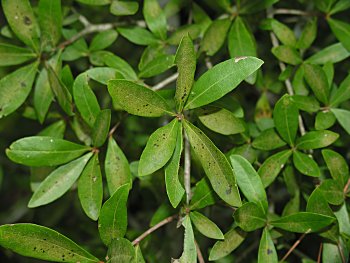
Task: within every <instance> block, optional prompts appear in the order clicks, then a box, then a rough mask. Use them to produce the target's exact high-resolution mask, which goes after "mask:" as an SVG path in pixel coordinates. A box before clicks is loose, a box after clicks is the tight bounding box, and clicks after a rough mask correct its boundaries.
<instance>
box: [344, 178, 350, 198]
mask: <svg viewBox="0 0 350 263" xmlns="http://www.w3.org/2000/svg"><path fill="white" fill-rule="evenodd" d="M349 186H350V178H349V180H348V182H347V183H346V185H345V186H344V190H343V193H344V195H346V194H347V192H348V190H349Z"/></svg>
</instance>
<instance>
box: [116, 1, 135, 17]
mask: <svg viewBox="0 0 350 263" xmlns="http://www.w3.org/2000/svg"><path fill="white" fill-rule="evenodd" d="M138 9H139V3H137V2H132V1H119V0H113V1H112V4H111V7H110V9H109V10H110V12H111V13H112V14H113V15H116V16H129V15H134V14H136V13H137V10H138Z"/></svg>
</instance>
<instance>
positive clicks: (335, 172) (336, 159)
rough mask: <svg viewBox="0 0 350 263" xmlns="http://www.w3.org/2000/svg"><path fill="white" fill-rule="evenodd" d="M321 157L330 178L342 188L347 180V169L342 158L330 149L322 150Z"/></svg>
mask: <svg viewBox="0 0 350 263" xmlns="http://www.w3.org/2000/svg"><path fill="white" fill-rule="evenodd" d="M322 156H323V159H324V160H325V162H326V164H327V167H328V169H329V172H330V173H331V176H332V178H333V179H334V180H335V181H337V182H338V183H339V184H340V185H341V186H343V187H344V186H345V185H346V182H347V181H348V179H349V167H348V164H347V162H346V160H345V159H344V157H343V156H342V155H340V154H339V153H337V152H335V151H332V150H330V149H325V150H322Z"/></svg>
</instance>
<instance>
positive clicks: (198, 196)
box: [190, 178, 215, 210]
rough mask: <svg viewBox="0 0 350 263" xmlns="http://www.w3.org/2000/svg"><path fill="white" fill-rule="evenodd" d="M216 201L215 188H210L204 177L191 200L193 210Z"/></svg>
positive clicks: (197, 185)
mask: <svg viewBox="0 0 350 263" xmlns="http://www.w3.org/2000/svg"><path fill="white" fill-rule="evenodd" d="M214 203H215V196H214V191H213V189H211V188H210V186H209V183H208V182H207V179H206V178H203V179H202V180H200V181H199V182H198V183H197V184H196V188H195V190H194V193H193V196H192V198H191V202H190V208H191V210H197V209H201V208H204V207H207V206H209V205H213V204H214Z"/></svg>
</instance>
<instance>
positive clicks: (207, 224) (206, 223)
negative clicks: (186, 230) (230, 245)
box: [190, 211, 224, 239]
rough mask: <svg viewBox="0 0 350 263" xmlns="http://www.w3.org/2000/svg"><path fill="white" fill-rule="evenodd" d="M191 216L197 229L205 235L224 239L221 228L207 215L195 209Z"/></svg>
mask: <svg viewBox="0 0 350 263" xmlns="http://www.w3.org/2000/svg"><path fill="white" fill-rule="evenodd" d="M190 218H191V221H192V223H193V224H194V226H195V227H196V228H197V230H198V231H199V232H201V233H202V234H203V235H205V236H207V237H209V238H213V239H224V235H223V233H222V232H221V230H220V228H218V226H217V225H216V224H215V223H214V222H213V221H211V220H210V219H209V218H207V217H206V216H204V215H202V214H201V213H199V212H196V211H193V212H191V213H190Z"/></svg>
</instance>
